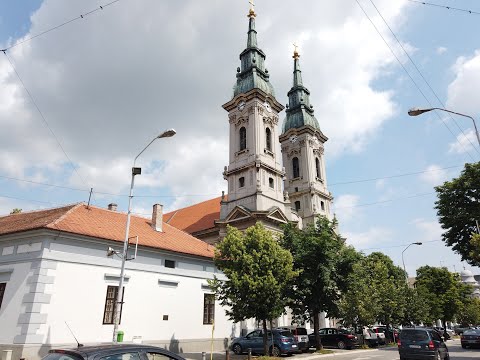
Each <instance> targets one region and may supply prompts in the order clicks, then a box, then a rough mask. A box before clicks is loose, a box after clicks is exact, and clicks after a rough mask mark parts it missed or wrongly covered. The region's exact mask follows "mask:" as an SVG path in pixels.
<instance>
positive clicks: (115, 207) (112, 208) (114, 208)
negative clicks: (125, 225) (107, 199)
mask: <svg viewBox="0 0 480 360" xmlns="http://www.w3.org/2000/svg"><path fill="white" fill-rule="evenodd" d="M117 206H118V205H117V204H115V203H110V204H108V210H110V211H117Z"/></svg>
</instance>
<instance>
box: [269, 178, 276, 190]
mask: <svg viewBox="0 0 480 360" xmlns="http://www.w3.org/2000/svg"><path fill="white" fill-rule="evenodd" d="M268 186H270V187H271V188H272V189H273V188H275V181H274V180H273V178H268Z"/></svg>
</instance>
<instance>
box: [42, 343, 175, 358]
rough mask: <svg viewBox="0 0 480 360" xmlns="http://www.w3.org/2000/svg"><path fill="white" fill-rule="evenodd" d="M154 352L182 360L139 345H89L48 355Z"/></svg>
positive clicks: (166, 352) (157, 348)
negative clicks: (59, 353) (60, 353)
mask: <svg viewBox="0 0 480 360" xmlns="http://www.w3.org/2000/svg"><path fill="white" fill-rule="evenodd" d="M148 350H150V351H155V352H160V353H163V354H168V355H169V356H170V357H172V358H175V359H178V360H183V359H184V358H183V357H181V356H179V355H177V354H175V353H173V352H171V351H168V350H165V349H163V348H160V347H157V346H150V345H139V344H100V345H89V346H82V347H77V348H69V349H52V350H50V351H49V353H56V352H64V353H66V354H77V355H80V356H82V357H92V356H94V355H95V356H98V355H100V356H101V355H107V354H109V353H112V352H115V353H116V352H119V351H136V352H138V351H148Z"/></svg>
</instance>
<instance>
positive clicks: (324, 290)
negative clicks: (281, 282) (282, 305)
mask: <svg viewBox="0 0 480 360" xmlns="http://www.w3.org/2000/svg"><path fill="white" fill-rule="evenodd" d="M336 225H337V224H336V221H335V220H334V221H330V220H328V219H327V218H326V217H320V218H318V220H317V223H316V226H313V225H310V226H307V227H306V228H305V229H303V230H299V229H297V228H296V227H295V226H294V225H292V224H288V225H286V226H285V227H284V235H283V237H282V239H281V244H282V246H283V247H285V248H286V249H288V250H289V251H290V252H291V253H292V255H293V259H294V264H295V265H294V266H295V269H298V270H299V272H300V273H299V276H298V277H297V278H296V279H295V282H294V286H293V287H292V288H291V290H290V293H289V297H290V298H291V299H292V300H291V302H290V303H289V307H290V308H291V310H292V313H293V315H294V318H295V321H296V322H299V323H303V322H304V321H306V320H310V319H312V318H313V322H314V331H315V333H316V334H317V333H318V327H319V321H318V317H319V314H320V313H321V312H327V314H329V315H330V316H331V315H336V314H337V313H338V301H339V299H340V296H341V292H342V291H343V290H344V289H345V288H346V283H347V278H348V275H349V273H350V272H351V271H352V267H353V264H354V263H355V261H356V260H357V259H358V254H357V252H356V251H355V250H354V249H353V248H349V247H347V246H345V242H344V240H343V239H342V238H341V237H340V236H339V235H338V234H337V233H336ZM317 346H318V348H317V349H319V348H321V343H320V339H317Z"/></svg>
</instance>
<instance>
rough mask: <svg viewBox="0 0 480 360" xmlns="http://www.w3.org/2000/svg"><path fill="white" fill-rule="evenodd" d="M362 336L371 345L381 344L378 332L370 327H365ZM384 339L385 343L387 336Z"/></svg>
mask: <svg viewBox="0 0 480 360" xmlns="http://www.w3.org/2000/svg"><path fill="white" fill-rule="evenodd" d="M382 335H383V334H382ZM362 336H363V339H364V341H365V344H367V345H368V346H369V347H377V346H378V345H379V344H380V341H379V339H378V336H377V334H376V333H375V332H374V331H373V330H372V329H370V328H369V327H366V326H364V327H363V331H362ZM383 339H384V341H383V343H385V337H384V338H383Z"/></svg>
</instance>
